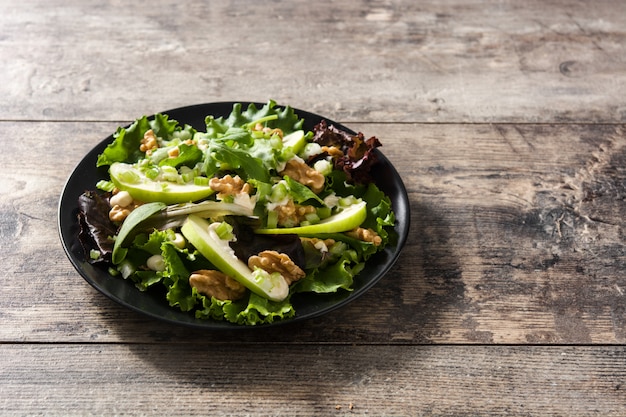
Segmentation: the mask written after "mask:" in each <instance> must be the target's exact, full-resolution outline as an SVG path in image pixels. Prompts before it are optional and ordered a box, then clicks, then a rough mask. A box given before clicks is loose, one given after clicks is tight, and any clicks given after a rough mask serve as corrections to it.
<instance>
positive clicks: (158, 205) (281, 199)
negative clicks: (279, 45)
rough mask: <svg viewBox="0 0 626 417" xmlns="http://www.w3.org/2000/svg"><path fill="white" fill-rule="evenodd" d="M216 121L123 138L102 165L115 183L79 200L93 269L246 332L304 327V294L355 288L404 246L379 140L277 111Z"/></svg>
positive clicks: (118, 136) (170, 125)
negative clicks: (378, 172)
mask: <svg viewBox="0 0 626 417" xmlns="http://www.w3.org/2000/svg"><path fill="white" fill-rule="evenodd" d="M205 124H206V126H205V128H203V129H200V130H196V129H195V128H194V127H192V126H189V125H180V124H179V123H178V122H177V121H176V120H171V119H170V118H169V117H168V115H166V114H156V115H155V116H154V117H152V118H148V117H145V116H144V117H142V118H140V119H137V120H136V121H135V122H134V123H132V124H131V125H130V126H128V127H126V128H122V127H120V128H118V129H117V131H116V133H115V134H114V135H113V141H112V142H111V143H109V144H108V146H107V147H106V148H105V149H104V151H103V152H102V153H101V154H100V155H99V156H98V160H97V166H98V167H103V168H102V169H106V170H107V173H108V178H107V179H105V180H100V181H99V182H97V183H96V184H94V187H93V189H92V190H89V191H86V192H85V193H83V194H82V195H81V196H80V197H79V201H78V206H79V213H78V221H79V226H80V232H79V241H80V243H81V245H82V247H83V250H84V252H85V254H86V258H87V260H88V261H89V262H90V263H92V264H95V265H100V266H102V267H103V268H105V269H106V270H107V271H108V272H109V274H110V275H111V279H126V280H130V281H132V282H133V283H134V285H135V286H136V287H137V288H138V289H139V290H141V291H150V292H152V293H154V294H156V295H157V296H160V297H163V298H164V299H165V300H166V301H167V303H169V305H170V306H171V307H172V308H176V309H180V310H181V311H183V312H189V314H193V315H194V316H195V317H196V318H198V319H207V320H225V321H228V322H231V323H236V324H241V325H257V324H265V323H272V322H274V321H277V320H284V319H289V318H291V317H294V316H295V314H296V310H295V308H294V305H293V303H292V300H293V299H294V297H298V296H300V295H299V294H303V293H309V294H311V295H310V296H314V294H324V293H333V292H337V291H351V290H352V287H353V282H354V280H355V279H358V273H359V272H360V271H361V270H362V269H363V268H364V266H365V264H366V262H367V260H368V259H369V258H370V257H371V256H372V255H373V254H375V253H377V252H379V251H381V250H383V248H385V246H386V245H388V244H389V243H391V242H392V241H393V239H394V231H393V226H394V224H395V216H394V212H393V210H392V207H391V201H390V199H389V197H388V196H386V195H385V194H384V193H383V192H382V191H381V190H380V189H379V188H378V187H377V186H376V184H375V183H374V181H373V178H372V177H371V172H372V167H373V166H374V165H375V164H376V163H377V157H376V152H374V150H375V149H376V148H377V147H379V146H381V143H380V142H379V141H378V139H377V138H376V137H371V138H369V139H366V138H365V136H364V135H363V134H362V133H358V134H356V135H354V134H352V133H350V132H346V131H344V130H342V129H340V128H338V127H336V126H333V125H329V124H328V123H327V122H326V121H321V122H320V123H319V124H317V125H316V126H315V127H314V128H313V129H312V130H311V131H305V130H304V128H303V125H304V120H303V119H302V118H301V117H299V116H298V115H297V114H296V112H295V111H294V110H293V109H292V108H291V107H289V106H284V107H283V106H277V105H276V103H275V102H274V101H272V100H270V101H268V102H267V103H266V104H265V105H264V106H262V107H260V108H258V107H257V106H255V105H254V104H250V105H248V107H247V108H246V109H243V108H242V105H241V104H235V105H234V106H233V109H232V112H231V113H230V115H229V116H228V117H215V116H213V115H207V116H206V119H205ZM307 296H308V295H307Z"/></svg>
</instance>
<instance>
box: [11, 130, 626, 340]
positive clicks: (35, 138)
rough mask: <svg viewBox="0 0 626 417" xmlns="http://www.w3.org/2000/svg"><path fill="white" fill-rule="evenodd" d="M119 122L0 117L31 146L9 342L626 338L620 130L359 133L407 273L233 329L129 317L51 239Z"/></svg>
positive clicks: (22, 185)
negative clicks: (73, 180) (342, 300)
mask: <svg viewBox="0 0 626 417" xmlns="http://www.w3.org/2000/svg"><path fill="white" fill-rule="evenodd" d="M115 127H116V124H114V123H90V124H85V123H34V124H32V123H26V122H5V123H0V135H2V136H3V137H20V138H22V139H21V140H20V142H19V143H18V142H15V143H14V142H10V143H7V144H6V145H5V150H6V152H4V153H1V154H0V166H2V167H3V172H4V175H3V177H2V179H1V181H2V187H1V188H2V191H1V193H2V194H1V195H2V198H1V200H0V201H1V205H0V225H1V226H2V229H1V231H2V233H0V245H1V247H2V248H3V250H2V252H0V263H1V264H2V265H3V269H2V271H1V272H0V284H1V285H2V287H3V289H4V290H3V292H2V294H3V295H2V296H1V297H0V311H1V312H2V313H1V314H2V316H3V320H2V322H1V324H0V340H2V341H4V342H16V341H28V342H52V341H54V340H59V338H60V337H61V338H62V340H64V341H66V342H67V341H72V342H86V341H101V342H117V341H124V342H155V343H160V342H172V341H180V338H181V336H183V335H185V337H184V340H183V341H181V342H183V343H184V342H185V341H189V342H194V341H197V340H206V339H207V338H208V339H209V340H214V341H217V340H222V341H227V340H230V341H249V342H282V343H303V342H316V341H324V342H325V343H341V344H351V343H367V344H386V343H389V342H392V343H400V344H415V343H418V344H424V343H427V344H428V343H477V344H484V343H487V344H492V343H496V344H500V343H504V344H509V343H520V344H526V343H529V344H546V343H547V344H562V343H574V344H587V343H596V344H614V343H624V342H625V341H626V309H625V308H624V306H625V305H626V304H625V302H626V296H625V295H624V291H626V278H625V277H624V274H623V271H624V267H625V262H626V246H625V243H624V237H623V236H624V235H623V226H622V221H621V219H623V217H624V215H625V214H626V206H625V205H624V196H625V195H626V189H625V188H624V187H625V184H626V171H625V170H624V166H626V146H625V145H626V139H625V138H624V126H620V125H562V124H558V125H510V124H505V125H487V124H477V125H476V124H474V125H456V124H453V125H433V124H396V125H393V124H354V125H350V127H352V128H354V129H356V130H360V131H363V132H364V133H365V134H366V135H368V136H370V135H376V136H377V137H379V138H380V139H381V141H382V142H383V144H384V145H383V148H382V150H383V151H384V153H385V154H386V156H387V157H388V158H389V159H390V160H391V161H392V162H393V163H394V164H395V165H396V166H397V167H398V169H399V170H400V174H401V176H402V178H403V179H404V182H405V184H406V186H407V189H408V192H409V197H410V204H411V210H412V213H411V222H412V229H411V234H410V237H409V239H408V242H407V245H406V248H405V250H404V252H403V253H402V255H401V257H400V259H399V261H398V263H397V265H396V266H395V267H394V268H393V269H392V271H391V272H390V273H389V274H388V275H387V276H386V277H385V278H384V279H383V280H382V281H381V282H380V283H379V284H378V285H377V286H376V287H374V288H373V289H372V290H371V291H370V292H368V293H367V294H365V295H364V296H362V297H361V298H359V299H358V300H357V301H355V302H354V303H352V304H350V305H348V306H347V307H345V308H342V309H340V310H339V311H336V312H333V313H331V314H328V315H326V316H324V317H322V318H319V319H316V320H312V321H310V322H306V323H304V324H302V325H297V326H286V327H285V328H277V329H275V330H272V331H269V332H265V331H264V332H254V331H253V332H243V333H242V332H232V333H224V334H221V333H217V334H210V333H209V334H207V333H203V332H190V331H189V330H188V329H181V328H176V327H173V326H169V325H163V324H161V323H158V322H154V321H151V320H147V319H144V318H143V317H141V316H139V315H137V314H135V313H131V312H128V311H127V310H125V309H124V308H122V307H119V306H117V305H116V304H114V303H113V302H111V301H109V300H108V299H106V298H105V297H104V296H102V295H100V294H99V293H97V292H96V291H95V290H93V289H92V288H91V287H89V286H88V285H87V284H86V283H85V282H84V281H83V280H82V279H81V277H80V276H79V275H78V274H77V273H76V272H75V271H74V270H73V269H72V266H71V265H70V263H69V261H67V259H65V256H64V254H63V251H62V248H61V245H60V242H59V239H58V236H57V229H56V210H57V204H58V198H59V194H60V192H61V189H62V186H63V184H64V181H65V179H66V178H67V176H68V175H69V174H70V172H71V170H72V169H73V167H74V165H75V164H76V163H77V162H78V161H79V160H80V159H81V158H82V157H83V155H84V154H85V153H86V152H87V151H88V150H90V149H91V148H92V147H93V146H94V145H95V144H96V143H98V142H99V141H100V140H101V139H102V138H104V137H106V136H107V135H108V134H109V133H111V132H112V131H114V129H115ZM42 137H45V138H46V141H45V142H42V141H41V138H42ZM408 144H410V145H408ZM407 146H410V147H411V149H412V152H407V151H406V150H407ZM51 150H53V151H51ZM16 155H17V157H16ZM25 165H26V166H37V167H38V170H34V169H31V170H26V171H25V170H24V169H23V167H24V166H25ZM42 173H43V174H42Z"/></svg>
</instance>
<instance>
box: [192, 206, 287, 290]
mask: <svg viewBox="0 0 626 417" xmlns="http://www.w3.org/2000/svg"><path fill="white" fill-rule="evenodd" d="M219 225H220V223H219V222H216V223H209V222H208V221H206V220H205V219H202V218H200V217H198V216H194V215H190V216H189V217H188V218H187V220H186V221H185V223H184V224H183V227H182V229H181V232H182V234H183V236H185V238H186V239H187V240H188V241H189V243H191V244H192V245H193V246H194V247H195V248H196V249H197V250H198V251H199V252H200V253H201V254H202V255H203V256H204V257H205V258H207V259H208V260H209V261H210V262H211V263H212V264H213V265H214V266H215V267H216V268H217V269H219V270H220V271H221V272H223V273H224V274H226V275H228V276H230V277H231V278H233V279H235V280H237V281H238V282H239V283H241V284H242V285H244V286H245V287H246V288H248V289H249V290H250V291H252V292H254V293H255V294H257V295H259V296H261V297H264V298H267V299H269V300H272V301H282V300H284V299H285V298H287V296H288V295H289V285H288V284H287V281H285V278H283V276H282V275H280V274H278V273H273V274H269V273H267V272H266V271H264V270H262V269H255V270H254V271H252V270H250V268H248V265H246V264H245V263H243V262H242V261H241V260H240V259H239V258H237V256H236V255H235V251H234V250H233V249H232V248H231V247H230V246H229V245H228V241H227V240H224V239H220V237H219V236H218V234H217V232H216V230H215V229H216V227H218V226H219Z"/></svg>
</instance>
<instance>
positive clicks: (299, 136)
mask: <svg viewBox="0 0 626 417" xmlns="http://www.w3.org/2000/svg"><path fill="white" fill-rule="evenodd" d="M304 145H306V139H305V138H304V130H296V131H295V132H291V133H290V134H288V135H285V136H284V137H283V147H284V148H291V150H292V151H293V153H294V154H297V153H299V152H300V151H301V150H302V148H304Z"/></svg>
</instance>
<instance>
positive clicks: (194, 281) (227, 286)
mask: <svg viewBox="0 0 626 417" xmlns="http://www.w3.org/2000/svg"><path fill="white" fill-rule="evenodd" d="M189 285H191V286H192V287H193V288H195V289H197V290H198V292H199V293H200V294H204V295H207V296H209V297H214V298H216V299H217V300H238V299H240V298H241V297H243V296H244V295H245V293H246V287H244V286H243V285H241V284H240V283H239V282H237V281H235V280H234V279H232V278H231V277H229V276H228V275H226V274H223V273H221V272H220V271H214V270H210V269H201V270H198V271H195V272H193V273H192V274H191V276H190V277H189Z"/></svg>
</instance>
